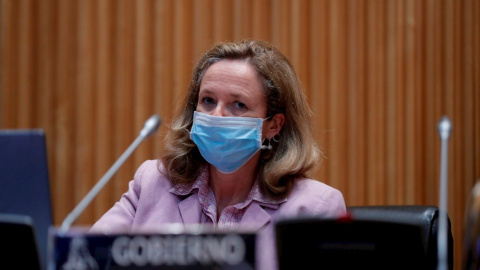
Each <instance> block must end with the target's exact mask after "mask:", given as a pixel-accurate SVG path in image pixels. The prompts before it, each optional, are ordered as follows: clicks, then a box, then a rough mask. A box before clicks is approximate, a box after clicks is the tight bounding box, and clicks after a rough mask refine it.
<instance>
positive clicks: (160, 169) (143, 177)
mask: <svg viewBox="0 0 480 270" xmlns="http://www.w3.org/2000/svg"><path fill="white" fill-rule="evenodd" d="M165 172H166V170H165V167H164V166H163V162H161V160H159V159H155V160H146V161H144V162H143V163H142V165H140V167H138V169H137V171H136V172H135V176H134V181H135V182H137V184H139V185H141V186H142V187H144V186H158V185H161V186H171V182H170V181H169V180H168V177H167V175H166V173H165Z"/></svg>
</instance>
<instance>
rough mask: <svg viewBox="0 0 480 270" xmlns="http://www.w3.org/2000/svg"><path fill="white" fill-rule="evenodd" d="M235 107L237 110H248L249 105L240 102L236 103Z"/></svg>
mask: <svg viewBox="0 0 480 270" xmlns="http://www.w3.org/2000/svg"><path fill="white" fill-rule="evenodd" d="M233 105H234V107H235V108H236V109H246V108H247V105H245V103H242V102H238V101H237V102H235V103H234V104H233Z"/></svg>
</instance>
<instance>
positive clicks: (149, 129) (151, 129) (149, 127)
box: [60, 114, 162, 233]
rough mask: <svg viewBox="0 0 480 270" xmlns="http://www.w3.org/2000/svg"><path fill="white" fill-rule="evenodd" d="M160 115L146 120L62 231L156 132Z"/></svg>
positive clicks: (81, 202) (62, 227)
mask: <svg viewBox="0 0 480 270" xmlns="http://www.w3.org/2000/svg"><path fill="white" fill-rule="evenodd" d="M161 122H162V121H161V119H160V116H158V115H156V114H155V115H152V116H151V117H150V118H148V120H147V121H145V124H143V128H142V130H141V131H140V134H139V135H138V137H137V138H136V139H135V141H133V143H132V144H131V145H130V146H129V147H128V148H127V150H125V152H123V154H122V155H121V156H120V158H118V159H117V161H115V163H114V164H113V165H112V167H110V169H109V170H108V171H107V172H106V173H105V175H104V176H103V177H102V178H101V179H100V180H99V181H98V182H97V184H95V186H94V187H93V188H92V189H91V190H90V191H89V192H88V193H87V195H86V196H85V197H84V198H83V199H82V200H81V201H80V203H79V204H78V205H77V206H76V207H75V208H74V209H73V211H72V212H70V214H68V215H67V217H66V218H65V220H64V221H63V223H62V226H61V227H60V233H65V232H66V231H67V230H68V229H69V228H70V226H71V225H72V223H73V222H74V221H75V220H76V219H77V218H78V217H79V216H80V214H81V213H82V212H83V210H85V208H86V207H87V206H88V204H89V203H90V202H91V201H92V200H93V198H95V196H97V194H98V192H100V190H102V188H103V187H104V186H105V185H106V184H107V183H108V181H109V180H110V179H111V178H112V176H113V175H114V174H115V173H116V172H117V171H118V169H120V167H121V166H122V164H123V163H124V162H125V160H127V158H128V157H129V156H130V155H131V154H132V153H133V151H134V150H135V149H136V148H137V147H138V146H139V145H140V143H141V142H142V141H143V140H144V139H145V138H147V137H148V136H150V135H152V134H153V133H155V132H156V131H157V129H158V127H160V124H161Z"/></svg>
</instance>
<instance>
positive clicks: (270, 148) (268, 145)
mask: <svg viewBox="0 0 480 270" xmlns="http://www.w3.org/2000/svg"><path fill="white" fill-rule="evenodd" d="M271 140H272V138H270V139H267V138H265V139H263V143H262V149H268V150H272V148H273V147H272V144H271ZM265 141H266V142H267V144H266V145H265Z"/></svg>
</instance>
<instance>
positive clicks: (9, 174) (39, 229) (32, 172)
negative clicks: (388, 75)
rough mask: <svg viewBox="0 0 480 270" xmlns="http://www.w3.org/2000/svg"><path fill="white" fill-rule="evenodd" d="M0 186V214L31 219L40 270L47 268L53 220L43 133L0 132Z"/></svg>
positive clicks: (38, 131) (28, 131) (40, 131)
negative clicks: (49, 236)
mask: <svg viewBox="0 0 480 270" xmlns="http://www.w3.org/2000/svg"><path fill="white" fill-rule="evenodd" d="M0 187H1V188H0V198H1V200H0V214H15V215H23V216H27V217H29V218H31V220H32V223H33V224H32V225H33V228H34V235H35V236H36V243H37V244H38V253H39V257H40V263H41V269H46V264H47V260H46V258H47V242H48V241H47V239H48V229H49V227H50V226H51V225H52V224H53V217H52V209H51V197H50V185H49V176H48V166H47V153H46V143H45V133H44V132H43V131H42V130H0ZM2 256H3V255H2ZM2 260H3V258H2Z"/></svg>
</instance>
